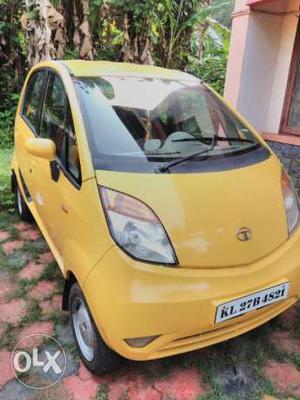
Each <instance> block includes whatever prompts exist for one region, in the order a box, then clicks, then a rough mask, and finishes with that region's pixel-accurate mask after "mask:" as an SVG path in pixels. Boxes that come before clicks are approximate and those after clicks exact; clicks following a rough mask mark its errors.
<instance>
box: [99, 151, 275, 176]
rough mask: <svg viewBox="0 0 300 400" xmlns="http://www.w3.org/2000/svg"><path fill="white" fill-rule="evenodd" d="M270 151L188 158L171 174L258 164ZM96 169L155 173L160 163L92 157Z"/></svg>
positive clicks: (214, 170) (130, 158) (223, 169)
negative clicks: (199, 158)
mask: <svg viewBox="0 0 300 400" xmlns="http://www.w3.org/2000/svg"><path fill="white" fill-rule="evenodd" d="M270 156H271V153H270V151H269V150H268V149H267V148H265V147H259V148H256V149H252V151H250V152H249V150H248V151H247V152H240V153H239V154H234V157H232V156H230V155H225V154H223V155H222V157H217V156H210V157H207V158H206V159H201V160H197V159H194V160H190V161H186V162H185V163H183V164H179V165H177V166H175V167H174V168H173V169H172V174H185V173H197V172H198V173H199V172H221V171H229V170H232V169H238V168H246V167H249V166H251V165H255V164H258V163H260V162H263V161H266V160H268V159H269V158H270ZM93 162H94V167H95V169H96V170H104V171H118V172H136V173H152V174H153V173H155V171H156V169H157V167H158V166H159V165H161V162H160V161H157V162H141V161H140V160H136V159H135V158H133V157H123V156H122V157H120V156H115V157H112V156H105V157H101V158H94V160H93Z"/></svg>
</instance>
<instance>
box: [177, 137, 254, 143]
mask: <svg viewBox="0 0 300 400" xmlns="http://www.w3.org/2000/svg"><path fill="white" fill-rule="evenodd" d="M214 138H215V140H216V141H220V142H240V143H255V142H253V140H250V139H244V138H228V137H223V136H219V135H214ZM211 140H212V138H211V137H209V136H207V137H205V136H202V137H199V138H183V139H174V140H172V142H177V143H178V142H203V143H206V142H208V141H211Z"/></svg>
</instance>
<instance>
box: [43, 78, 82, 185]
mask: <svg viewBox="0 0 300 400" xmlns="http://www.w3.org/2000/svg"><path fill="white" fill-rule="evenodd" d="M41 137H44V138H48V139H51V140H53V142H54V143H55V146H56V154H57V157H58V158H59V160H60V162H61V164H62V165H63V166H64V168H65V169H66V171H67V172H68V173H69V174H70V175H71V176H72V177H73V178H75V179H76V180H77V181H78V180H80V164H79V157H78V146H77V140H76V135H75V129H74V124H73V119H72V115H71V109H70V104H69V100H68V96H67V94H66V91H65V88H64V85H63V83H62V81H61V79H60V78H59V77H58V76H57V75H56V74H54V73H51V75H50V78H49V81H48V84H47V90H46V95H45V102H44V107H43V114H42V120H41Z"/></svg>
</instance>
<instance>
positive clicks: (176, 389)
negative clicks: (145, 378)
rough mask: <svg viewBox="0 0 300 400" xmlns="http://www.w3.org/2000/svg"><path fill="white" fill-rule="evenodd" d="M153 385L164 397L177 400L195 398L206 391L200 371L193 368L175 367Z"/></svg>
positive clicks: (193, 399)
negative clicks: (169, 373) (168, 374)
mask: <svg viewBox="0 0 300 400" xmlns="http://www.w3.org/2000/svg"><path fill="white" fill-rule="evenodd" d="M154 387H155V388H156V389H157V390H158V391H159V392H160V393H163V397H164V398H166V399H167V398H168V397H169V398H174V399H177V400H196V399H198V398H199V396H203V395H204V394H206V393H207V391H208V387H207V386H206V385H205V384H204V383H203V379H202V376H201V373H199V371H198V370H197V369H195V368H186V369H180V368H176V369H175V370H174V371H173V372H172V373H171V375H170V376H167V377H165V378H161V379H160V380H157V381H155V382H154Z"/></svg>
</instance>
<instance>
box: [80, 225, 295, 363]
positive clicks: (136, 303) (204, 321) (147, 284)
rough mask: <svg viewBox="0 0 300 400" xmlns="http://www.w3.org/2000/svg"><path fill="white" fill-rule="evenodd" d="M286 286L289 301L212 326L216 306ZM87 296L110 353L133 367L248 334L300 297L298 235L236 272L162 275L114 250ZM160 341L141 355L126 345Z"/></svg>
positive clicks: (94, 276) (91, 279) (165, 270)
mask: <svg viewBox="0 0 300 400" xmlns="http://www.w3.org/2000/svg"><path fill="white" fill-rule="evenodd" d="M287 281H289V282H290V290H289V297H288V299H286V300H283V301H280V302H278V303H275V304H272V305H269V306H267V307H265V308H263V309H260V310H256V311H252V312H250V313H247V314H245V315H243V316H240V317H237V318H235V319H232V320H229V321H226V322H223V323H220V324H215V323H214V320H215V312H216V306H217V305H218V304H220V303H224V302H227V301H229V300H232V299H234V298H239V297H243V296H246V295H248V294H251V293H253V292H257V291H259V290H263V289H266V288H268V287H272V286H274V285H277V284H281V283H283V282H287ZM83 290H84V294H85V296H86V298H87V301H88V304H89V307H90V309H91V312H92V315H93V317H94V320H95V323H96V325H97V327H98V329H99V331H100V333H101V335H102V337H103V339H104V340H105V341H106V343H107V344H108V346H109V347H111V348H112V349H113V350H115V351H116V352H117V353H119V354H121V355H122V356H124V357H126V358H129V359H133V360H150V359H155V358H161V357H166V356H170V355H174V354H178V353H183V352H186V351H191V350H195V349H199V348H202V347H206V346H209V345H212V344H214V343H218V342H221V341H223V340H227V339H230V338H232V337H235V336H237V335H239V334H241V333H244V332H247V331H248V330H251V329H253V328H255V327H257V326H259V325H261V324H263V323H265V322H267V321H268V320H270V319H271V318H273V317H275V316H276V315H278V314H280V313H281V312H283V311H284V310H285V309H287V308H289V307H290V306H291V305H293V304H294V303H295V302H296V301H297V300H298V297H299V295H300V230H299V229H298V230H297V231H296V232H295V233H294V234H293V236H292V237H291V238H290V239H289V240H288V241H287V242H286V243H285V245H284V246H281V247H280V248H279V249H277V250H276V251H274V252H272V253H271V254H270V255H268V256H267V257H264V258H263V259H261V260H259V261H257V262H255V263H253V264H251V265H244V266H239V267H234V268H222V269H221V268H220V269H188V268H180V267H179V268H167V267H160V266H153V265H150V264H146V263H142V262H137V261H134V260H132V259H131V258H130V257H128V256H127V255H126V254H124V253H123V252H122V251H121V250H120V249H119V248H118V247H117V246H114V247H113V248H111V249H110V250H109V251H108V252H107V253H106V254H105V256H104V257H103V258H102V259H101V261H100V262H99V263H98V264H97V265H96V266H95V268H94V269H93V270H92V272H91V273H90V274H89V276H88V278H87V280H86V282H85V284H84V288H83ZM147 336H159V337H158V338H157V339H156V340H154V341H153V342H152V343H150V344H149V345H147V346H145V347H142V348H134V347H131V346H129V345H128V344H127V343H126V342H125V340H124V339H128V338H141V337H147Z"/></svg>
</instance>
